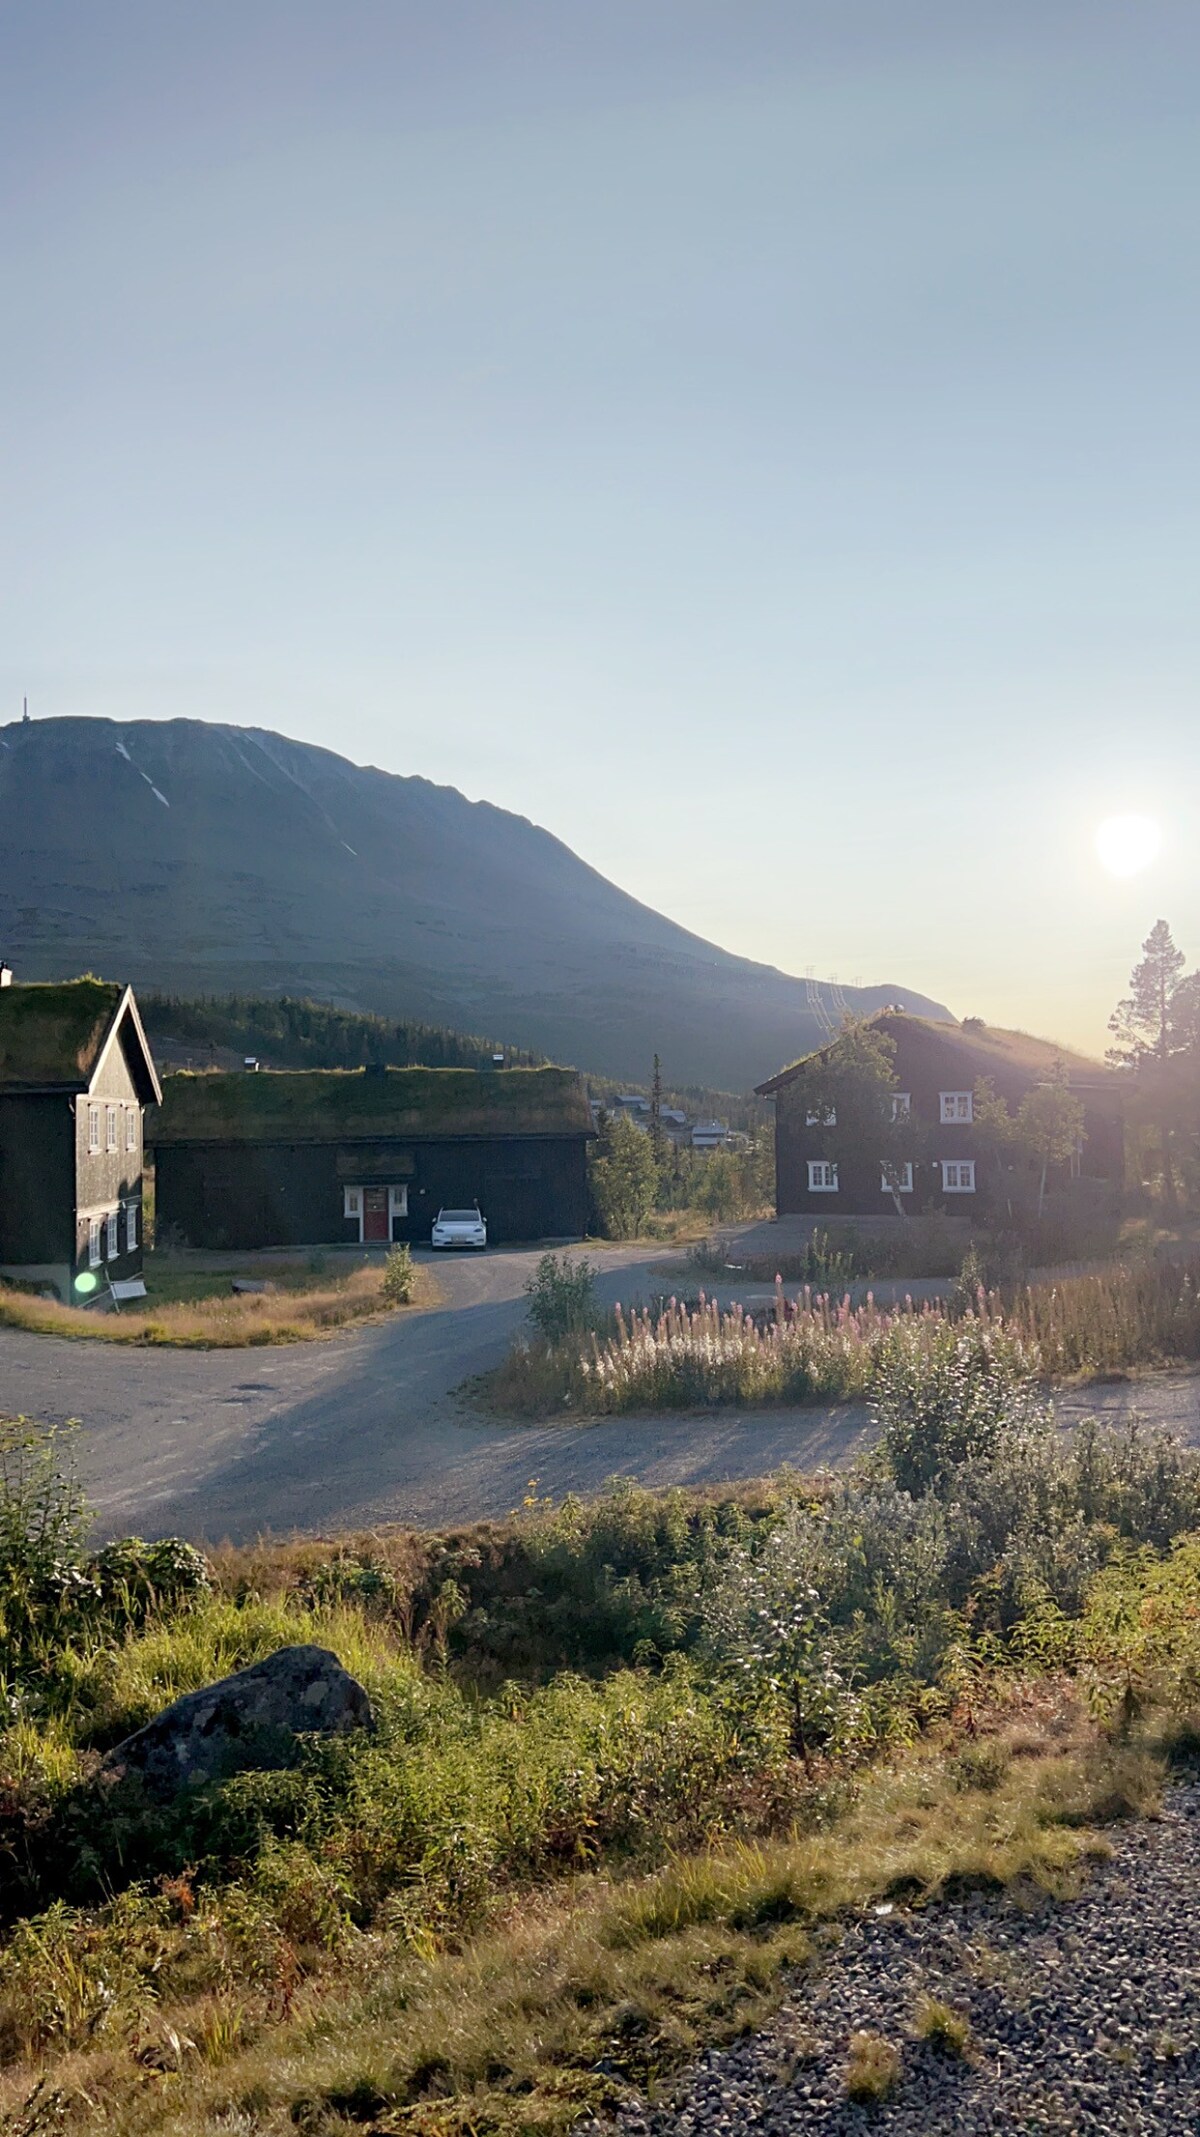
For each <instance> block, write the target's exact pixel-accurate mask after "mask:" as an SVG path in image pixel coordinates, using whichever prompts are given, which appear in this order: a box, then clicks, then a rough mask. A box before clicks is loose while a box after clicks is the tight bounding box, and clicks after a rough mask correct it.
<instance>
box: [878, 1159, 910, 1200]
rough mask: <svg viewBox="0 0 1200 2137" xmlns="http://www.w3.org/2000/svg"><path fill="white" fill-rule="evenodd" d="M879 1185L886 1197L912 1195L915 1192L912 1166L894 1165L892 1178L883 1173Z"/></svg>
mask: <svg viewBox="0 0 1200 2137" xmlns="http://www.w3.org/2000/svg"><path fill="white" fill-rule="evenodd" d="M879 1185H880V1188H881V1189H882V1191H883V1193H884V1194H885V1195H911V1193H912V1191H913V1176H912V1166H911V1164H908V1165H893V1167H892V1171H891V1177H890V1178H889V1176H888V1174H887V1173H886V1172H881V1173H880V1176H879Z"/></svg>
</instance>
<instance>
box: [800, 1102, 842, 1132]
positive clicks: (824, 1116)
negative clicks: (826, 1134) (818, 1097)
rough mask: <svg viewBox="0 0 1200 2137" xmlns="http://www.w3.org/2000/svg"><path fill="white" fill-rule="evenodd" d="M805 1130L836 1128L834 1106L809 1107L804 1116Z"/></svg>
mask: <svg viewBox="0 0 1200 2137" xmlns="http://www.w3.org/2000/svg"><path fill="white" fill-rule="evenodd" d="M804 1125H805V1127H806V1128H836V1127H837V1107H836V1106H810V1107H809V1109H808V1111H807V1113H806V1114H805V1116H804Z"/></svg>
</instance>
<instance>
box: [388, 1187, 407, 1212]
mask: <svg viewBox="0 0 1200 2137" xmlns="http://www.w3.org/2000/svg"><path fill="white" fill-rule="evenodd" d="M388 1215H389V1217H407V1215H408V1188H407V1186H405V1187H389V1189H388Z"/></svg>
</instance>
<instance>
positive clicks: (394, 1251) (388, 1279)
mask: <svg viewBox="0 0 1200 2137" xmlns="http://www.w3.org/2000/svg"><path fill="white" fill-rule="evenodd" d="M416 1281H417V1268H416V1263H415V1262H414V1260H413V1258H412V1250H411V1248H410V1247H408V1246H406V1245H403V1244H401V1245H399V1246H393V1247H389V1248H388V1251H387V1257H386V1259H385V1261H384V1264H383V1281H382V1283H381V1285H380V1291H381V1294H382V1296H383V1297H384V1298H385V1299H386V1300H387V1303H388V1305H389V1306H407V1305H408V1303H409V1301H410V1300H411V1298H412V1295H413V1290H414V1288H415V1286H416Z"/></svg>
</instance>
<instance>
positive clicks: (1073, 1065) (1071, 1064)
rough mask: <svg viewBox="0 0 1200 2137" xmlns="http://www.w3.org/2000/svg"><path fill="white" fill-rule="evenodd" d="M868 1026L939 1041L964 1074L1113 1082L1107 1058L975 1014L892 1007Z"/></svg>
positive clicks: (782, 1077)
mask: <svg viewBox="0 0 1200 2137" xmlns="http://www.w3.org/2000/svg"><path fill="white" fill-rule="evenodd" d="M865 1021H866V1023H867V1025H868V1026H869V1027H870V1028H871V1029H873V1030H876V1031H883V1032H885V1033H886V1034H887V1036H888V1037H889V1038H892V1039H897V1040H898V1039H901V1038H905V1037H907V1038H910V1039H911V1038H913V1037H920V1038H921V1039H923V1040H925V1041H926V1042H927V1043H929V1044H930V1045H931V1046H934V1045H936V1046H937V1047H938V1048H939V1049H941V1050H942V1052H943V1053H944V1054H945V1056H946V1057H947V1058H949V1057H950V1056H954V1057H956V1058H957V1060H958V1061H959V1062H960V1063H961V1068H962V1073H963V1075H964V1076H970V1077H971V1078H972V1079H973V1078H975V1077H978V1076H998V1077H1001V1078H1003V1077H1004V1075H1005V1073H1006V1071H1007V1072H1008V1073H1009V1074H1010V1075H1017V1076H1023V1077H1028V1078H1029V1080H1030V1081H1031V1082H1040V1081H1047V1080H1049V1079H1050V1078H1051V1077H1052V1076H1053V1075H1054V1074H1055V1073H1056V1070H1057V1069H1058V1068H1059V1066H1060V1065H1061V1067H1062V1068H1064V1069H1065V1070H1066V1071H1067V1074H1068V1076H1069V1078H1070V1080H1071V1082H1072V1083H1073V1084H1090V1085H1104V1084H1112V1083H1113V1082H1114V1072H1113V1071H1112V1069H1110V1068H1107V1067H1106V1066H1105V1064H1104V1063H1103V1062H1102V1061H1096V1060H1093V1059H1092V1058H1091V1056H1090V1055H1088V1054H1080V1053H1076V1052H1075V1050H1074V1049H1073V1048H1072V1047H1069V1046H1059V1045H1057V1044H1056V1043H1055V1041H1054V1040H1053V1039H1038V1038H1035V1037H1034V1035H1033V1034H1032V1033H1031V1032H1027V1031H1008V1030H1006V1029H1005V1028H1004V1027H1003V1026H1002V1025H999V1024H985V1023H983V1021H982V1020H981V1019H978V1018H974V1017H972V1018H970V1019H968V1021H967V1022H966V1023H963V1024H946V1023H941V1022H938V1021H935V1019H934V1018H933V1017H918V1016H913V1015H911V1014H910V1013H909V1012H908V1011H902V1012H900V1013H897V1012H896V1011H895V1010H891V1009H879V1010H877V1011H876V1012H875V1015H874V1016H871V1017H867V1018H866V1020H865ZM836 1044H837V1041H836V1039H832V1040H828V1041H827V1042H826V1044H825V1045H824V1046H819V1047H816V1048H814V1050H813V1052H812V1053H810V1054H803V1055H802V1056H801V1058H800V1059H799V1061H793V1062H792V1063H791V1065H790V1066H789V1067H788V1068H785V1069H781V1070H780V1071H779V1074H778V1075H777V1076H772V1077H771V1078H770V1080H769V1081H768V1082H767V1083H760V1084H759V1085H758V1086H757V1091H758V1095H759V1097H766V1096H767V1095H768V1094H769V1093H771V1092H772V1091H777V1090H778V1089H779V1088H780V1086H781V1085H782V1084H785V1083H789V1082H790V1081H791V1079H792V1078H793V1076H797V1075H799V1074H800V1073H801V1071H802V1070H803V1069H805V1068H806V1067H807V1066H808V1064H809V1063H810V1062H814V1061H817V1060H819V1059H820V1057H821V1056H822V1054H825V1053H827V1052H828V1051H829V1047H830V1046H833V1045H836Z"/></svg>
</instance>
